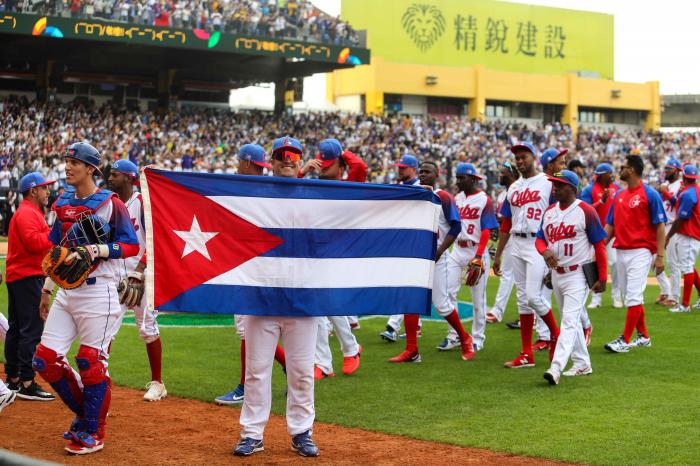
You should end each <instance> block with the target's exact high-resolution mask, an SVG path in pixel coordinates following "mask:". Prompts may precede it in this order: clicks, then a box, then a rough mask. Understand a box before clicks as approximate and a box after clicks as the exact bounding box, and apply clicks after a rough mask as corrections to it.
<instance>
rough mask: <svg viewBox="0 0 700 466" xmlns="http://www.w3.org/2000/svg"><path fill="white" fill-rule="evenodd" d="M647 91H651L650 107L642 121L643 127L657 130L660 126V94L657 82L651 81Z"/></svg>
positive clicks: (648, 129)
mask: <svg viewBox="0 0 700 466" xmlns="http://www.w3.org/2000/svg"><path fill="white" fill-rule="evenodd" d="M647 84H648V85H649V92H651V109H650V110H649V112H647V118H646V121H645V122H644V129H645V130H647V131H658V130H659V128H660V127H661V95H660V93H659V82H658V81H651V82H649V83H647Z"/></svg>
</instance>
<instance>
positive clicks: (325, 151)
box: [316, 138, 343, 168]
mask: <svg viewBox="0 0 700 466" xmlns="http://www.w3.org/2000/svg"><path fill="white" fill-rule="evenodd" d="M318 151H319V152H318V155H317V156H316V159H318V160H323V163H322V164H321V168H327V167H329V166H330V165H331V164H332V163H333V162H335V161H336V160H338V157H340V155H341V154H342V153H343V146H342V145H341V144H340V141H338V140H337V139H332V138H331V139H324V140H323V141H321V142H320V143H319V145H318Z"/></svg>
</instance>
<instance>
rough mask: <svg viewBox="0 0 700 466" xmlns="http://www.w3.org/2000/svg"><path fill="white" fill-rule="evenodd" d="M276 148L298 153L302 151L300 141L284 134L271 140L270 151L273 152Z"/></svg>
mask: <svg viewBox="0 0 700 466" xmlns="http://www.w3.org/2000/svg"><path fill="white" fill-rule="evenodd" d="M278 150H291V151H294V152H298V153H299V154H303V153H304V148H303V147H302V145H301V143H300V142H299V141H298V140H297V139H294V138H292V137H289V136H284V137H282V138H277V139H275V140H274V141H272V153H273V154H274V153H275V152H277V151H278Z"/></svg>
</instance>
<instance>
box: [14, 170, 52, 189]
mask: <svg viewBox="0 0 700 466" xmlns="http://www.w3.org/2000/svg"><path fill="white" fill-rule="evenodd" d="M54 183H55V181H47V180H46V178H44V177H43V175H42V174H41V173H39V172H31V173H27V174H26V175H24V176H23V177H22V179H21V180H19V192H21V193H26V192H27V191H29V190H30V189H32V188H38V187H40V186H46V185H49V184H54Z"/></svg>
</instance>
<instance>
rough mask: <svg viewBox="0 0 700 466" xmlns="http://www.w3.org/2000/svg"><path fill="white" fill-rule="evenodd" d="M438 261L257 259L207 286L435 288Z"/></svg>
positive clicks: (220, 276)
mask: <svg viewBox="0 0 700 466" xmlns="http://www.w3.org/2000/svg"><path fill="white" fill-rule="evenodd" d="M434 267H435V262H433V261H430V260H425V259H413V258H401V257H372V258H351V259H307V258H293V257H256V258H254V259H251V260H249V261H248V262H246V263H244V264H242V265H239V266H238V267H236V268H235V269H233V270H229V271H228V272H226V273H224V274H222V275H219V276H218V277H215V278H213V279H211V280H209V281H208V282H207V283H206V284H207V285H243V286H261V287H279V288H372V287H409V286H411V287H421V288H432V286H433V283H432V280H431V279H432V272H433V269H434Z"/></svg>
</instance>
